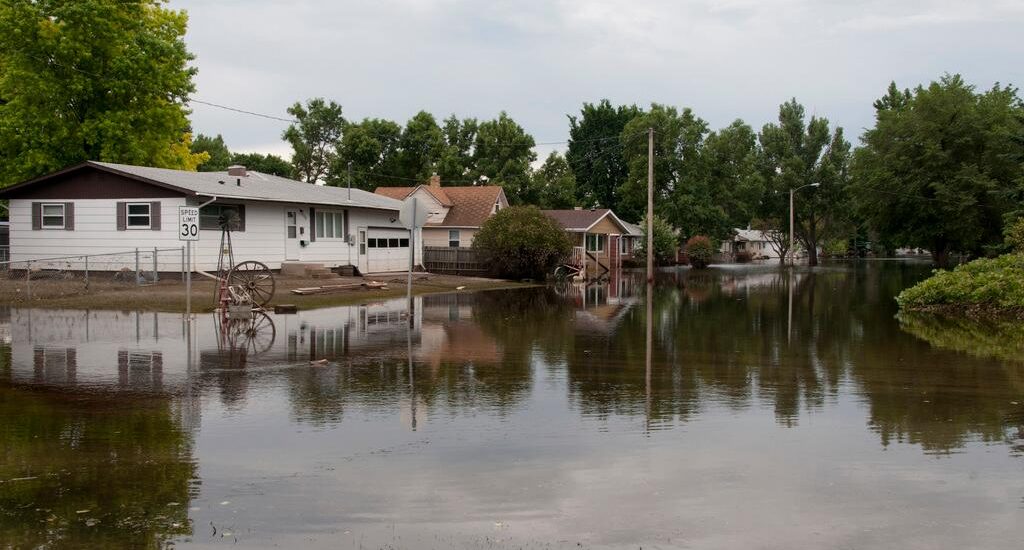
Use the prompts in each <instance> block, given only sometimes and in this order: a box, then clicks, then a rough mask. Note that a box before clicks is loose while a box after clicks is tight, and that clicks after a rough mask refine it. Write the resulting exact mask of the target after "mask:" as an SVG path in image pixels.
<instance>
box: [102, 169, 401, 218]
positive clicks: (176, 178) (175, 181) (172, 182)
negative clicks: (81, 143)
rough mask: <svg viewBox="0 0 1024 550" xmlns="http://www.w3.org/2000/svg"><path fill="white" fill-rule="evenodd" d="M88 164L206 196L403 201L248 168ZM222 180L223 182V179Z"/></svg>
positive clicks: (340, 202)
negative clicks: (241, 173) (235, 171)
mask: <svg viewBox="0 0 1024 550" xmlns="http://www.w3.org/2000/svg"><path fill="white" fill-rule="evenodd" d="M87 164H92V165H95V166H98V167H102V168H104V169H106V170H110V171H113V172H120V173H122V174H125V175H128V176H136V177H139V178H143V179H147V180H151V181H155V182H158V183H162V184H164V185H169V186H172V187H177V188H179V189H183V190H185V191H191V192H193V193H195V194H197V195H203V196H217V197H223V198H232V199H250V200H257V201H273V202H290V203H303V204H324V205H331V206H356V207H363V208H378V209H381V210H399V209H401V207H402V202H401V201H398V200H395V199H391V198H388V197H383V196H381V195H376V194H374V193H370V192H367V191H363V190H361V189H353V190H352V200H351V201H349V200H348V196H349V195H348V189H347V188H344V187H327V186H325V185H314V184H310V183H303V182H301V181H295V180H292V179H288V178H282V177H280V176H272V175H270V174H263V173H261V172H254V171H249V174H248V175H247V176H245V177H243V178H238V177H237V176H229V175H228V173H227V172H187V171H185V170H170V169H167V168H151V167H148V166H132V165H129V164H114V163H111V162H95V161H90V162H88V163H87ZM238 179H241V181H242V184H241V185H237V180H238ZM222 181H223V182H224V183H220V182H222Z"/></svg>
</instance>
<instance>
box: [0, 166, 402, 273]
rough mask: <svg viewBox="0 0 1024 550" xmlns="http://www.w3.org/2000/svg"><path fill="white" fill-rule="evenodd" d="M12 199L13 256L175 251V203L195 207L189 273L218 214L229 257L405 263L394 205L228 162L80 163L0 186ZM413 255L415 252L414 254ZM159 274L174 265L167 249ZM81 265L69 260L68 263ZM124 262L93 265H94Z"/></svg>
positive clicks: (201, 263) (207, 258)
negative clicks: (216, 167)
mask: <svg viewBox="0 0 1024 550" xmlns="http://www.w3.org/2000/svg"><path fill="white" fill-rule="evenodd" d="M0 199H4V200H9V201H10V255H11V260H13V261H19V260H32V259H38V258H47V257H58V256H73V255H81V254H108V253H114V252H124V251H130V250H133V249H136V248H140V249H142V250H153V248H156V247H159V248H174V247H180V246H182V245H183V244H184V243H183V242H182V241H179V240H178V227H177V220H178V207H179V206H187V205H191V206H199V205H202V209H201V210H200V212H199V229H200V230H201V231H200V232H199V233H200V240H199V241H198V242H197V243H195V247H194V251H195V254H194V255H193V263H192V266H191V267H192V269H198V270H203V271H212V270H214V269H216V267H217V258H218V252H219V249H220V233H221V229H220V225H219V223H218V222H219V220H220V219H221V216H222V215H225V214H231V215H233V216H234V217H235V218H236V220H237V222H236V224H235V226H234V230H233V232H232V242H233V245H234V246H233V248H234V256H235V260H236V262H240V261H243V260H257V261H260V262H263V263H265V264H267V265H268V266H269V267H270V268H271V269H279V268H281V267H282V266H283V265H285V264H289V263H296V264H299V265H300V266H301V267H300V269H302V268H304V266H314V268H315V267H320V268H322V267H325V266H326V267H336V266H344V265H353V266H356V267H358V269H359V270H360V271H361V272H363V273H367V272H387V271H401V270H405V269H407V267H408V265H409V246H410V239H409V231H408V230H407V229H405V228H403V227H402V226H401V224H400V223H399V221H398V212H399V210H400V209H401V206H402V203H401V201H398V200H395V199H391V198H388V197H384V196H380V195H375V194H373V193H368V192H366V191H360V190H355V189H353V190H351V191H349V190H347V189H343V188H337V187H326V186H322V185H313V184H309V183H303V182H299V181H295V180H290V179H287V178H282V177H278V176H272V175H269V174H262V173H259V172H253V171H248V170H246V168H245V167H244V166H233V167H231V168H229V169H228V171H227V172H187V171H183V170H168V169H163V168H151V167H145V166H130V165H126V164H111V163H107V162H91V161H90V162H84V163H82V164H78V165H75V166H72V167H70V168H66V169H64V170H60V171H58V172H54V173H51V174H48V175H45V176H42V177H39V178H36V179H33V180H30V181H26V182H23V183H19V184H16V185H13V186H11V187H7V188H6V189H3V190H0ZM417 254H418V252H417ZM165 257H166V258H167V260H166V261H167V262H168V264H166V265H165V264H164V260H162V259H161V260H160V261H161V264H160V265H159V266H158V269H159V270H167V271H177V270H180V269H181V259H180V254H179V255H178V256H177V258H178V259H177V260H176V261H175V260H174V258H175V255H174V254H167V255H166V256H165ZM68 265H70V267H72V268H77V269H80V268H81V266H78V265H77V264H76V263H75V261H71V262H68ZM123 267H125V266H124V265H123V264H117V263H115V262H114V261H105V262H103V261H93V262H92V263H90V269H92V270H103V269H109V270H117V269H122V268H123Z"/></svg>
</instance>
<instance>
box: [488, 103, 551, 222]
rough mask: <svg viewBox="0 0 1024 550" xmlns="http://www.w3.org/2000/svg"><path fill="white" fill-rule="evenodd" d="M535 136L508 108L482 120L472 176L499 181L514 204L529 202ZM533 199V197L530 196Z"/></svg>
mask: <svg viewBox="0 0 1024 550" xmlns="http://www.w3.org/2000/svg"><path fill="white" fill-rule="evenodd" d="M534 145H535V142H534V140H533V136H531V135H530V134H527V133H526V130H524V129H523V127H522V126H520V125H519V124H517V123H516V121H514V120H512V118H511V117H510V116H508V114H507V113H505V111H502V112H501V113H500V114H499V115H498V118H496V119H494V120H488V121H486V122H481V123H480V126H479V127H478V128H477V133H476V140H475V142H474V144H473V164H474V166H473V172H472V175H473V179H475V180H477V181H479V182H481V183H483V182H488V183H492V184H498V185H501V186H502V187H504V188H505V194H506V195H507V196H508V200H509V201H510V202H511V203H512V204H530V203H531V202H532V200H536V199H535V197H531V196H530V163H531V162H533V161H535V160H537V154H536V153H534V152H533V147H534ZM531 199H532V200H531Z"/></svg>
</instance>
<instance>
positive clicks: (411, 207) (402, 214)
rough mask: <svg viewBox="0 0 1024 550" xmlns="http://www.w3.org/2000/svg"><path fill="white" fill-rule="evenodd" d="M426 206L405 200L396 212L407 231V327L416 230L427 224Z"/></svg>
mask: <svg viewBox="0 0 1024 550" xmlns="http://www.w3.org/2000/svg"><path fill="white" fill-rule="evenodd" d="M428 214H430V212H429V211H428V210H427V205H425V204H423V203H421V202H419V200H417V199H416V197H412V198H411V199H407V200H406V201H405V202H403V203H402V209H401V210H399V211H398V220H399V221H401V222H402V226H403V227H405V228H406V229H408V230H409V277H408V280H407V282H406V285H405V293H406V296H407V297H408V299H409V326H410V327H411V326H412V324H413V303H412V270H413V267H414V266H415V264H416V230H417V229H419V228H421V227H423V225H424V224H426V223H427V215H428Z"/></svg>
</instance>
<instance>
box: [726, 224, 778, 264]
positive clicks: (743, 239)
mask: <svg viewBox="0 0 1024 550" xmlns="http://www.w3.org/2000/svg"><path fill="white" fill-rule="evenodd" d="M719 252H721V253H722V254H724V255H728V256H735V255H736V253H738V252H748V253H749V254H750V257H751V258H752V259H755V260H768V259H778V258H779V256H780V254H779V249H778V246H777V245H776V244H775V242H774V241H772V239H771V238H769V235H768V232H767V231H759V230H757V229H739V228H737V229H734V230H733V236H732V238H731V239H726V240H724V241H722V247H721V249H720V250H719Z"/></svg>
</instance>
